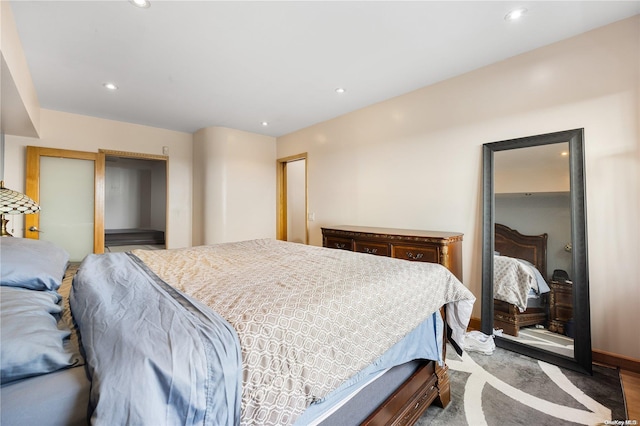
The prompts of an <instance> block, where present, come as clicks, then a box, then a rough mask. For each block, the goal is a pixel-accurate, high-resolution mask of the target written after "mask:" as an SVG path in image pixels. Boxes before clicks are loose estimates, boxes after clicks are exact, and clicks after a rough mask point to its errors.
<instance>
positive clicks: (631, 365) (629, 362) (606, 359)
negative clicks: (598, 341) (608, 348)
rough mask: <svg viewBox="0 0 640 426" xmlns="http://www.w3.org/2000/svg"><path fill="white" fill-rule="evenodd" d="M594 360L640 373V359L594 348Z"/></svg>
mask: <svg viewBox="0 0 640 426" xmlns="http://www.w3.org/2000/svg"><path fill="white" fill-rule="evenodd" d="M592 360H593V362H594V363H598V364H605V365H610V366H612V367H618V368H620V369H621V370H626V371H631V372H634V373H639V374H640V359H635V358H630V357H627V356H624V355H618V354H612V353H610V352H605V351H600V350H597V349H594V350H593V351H592Z"/></svg>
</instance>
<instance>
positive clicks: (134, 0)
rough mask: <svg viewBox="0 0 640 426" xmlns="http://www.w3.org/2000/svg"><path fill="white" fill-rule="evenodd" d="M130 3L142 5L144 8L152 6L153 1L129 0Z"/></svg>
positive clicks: (137, 5)
mask: <svg viewBox="0 0 640 426" xmlns="http://www.w3.org/2000/svg"><path fill="white" fill-rule="evenodd" d="M129 3H131V4H132V5H134V6H136V7H141V8H143V9H146V8H148V7H149V6H151V2H150V1H149V0H129Z"/></svg>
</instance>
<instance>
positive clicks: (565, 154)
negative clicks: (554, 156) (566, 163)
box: [560, 151, 569, 157]
mask: <svg viewBox="0 0 640 426" xmlns="http://www.w3.org/2000/svg"><path fill="white" fill-rule="evenodd" d="M560 155H562V156H563V157H566V156H567V155H569V153H568V152H567V151H562V152H561V153H560Z"/></svg>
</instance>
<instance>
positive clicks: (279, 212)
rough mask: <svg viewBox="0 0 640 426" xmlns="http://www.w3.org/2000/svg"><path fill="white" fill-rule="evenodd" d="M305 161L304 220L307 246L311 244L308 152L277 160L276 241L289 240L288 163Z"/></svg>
mask: <svg viewBox="0 0 640 426" xmlns="http://www.w3.org/2000/svg"><path fill="white" fill-rule="evenodd" d="M298 160H305V162H304V218H305V222H304V223H305V225H304V228H305V237H304V238H305V242H304V243H305V244H309V221H308V211H309V195H308V182H309V178H308V177H309V172H308V170H309V162H308V155H307V153H306V152H303V153H301V154H296V155H290V156H288V157H283V158H278V160H276V167H277V168H276V239H278V240H283V241H286V240H287V163H291V162H293V161H298Z"/></svg>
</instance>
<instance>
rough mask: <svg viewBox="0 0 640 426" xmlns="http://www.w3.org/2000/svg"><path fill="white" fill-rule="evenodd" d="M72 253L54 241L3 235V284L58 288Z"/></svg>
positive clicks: (0, 266) (0, 246) (0, 275)
mask: <svg viewBox="0 0 640 426" xmlns="http://www.w3.org/2000/svg"><path fill="white" fill-rule="evenodd" d="M68 262H69V253H67V252H66V250H64V249H63V248H62V247H59V246H57V245H56V244H54V243H52V242H50V241H43V240H32V239H29V238H13V237H2V238H0V279H1V281H0V284H1V285H3V286H10V287H22V288H27V289H30V290H56V289H57V288H58V287H60V284H61V283H62V278H64V272H65V270H66V268H67V263H68Z"/></svg>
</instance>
